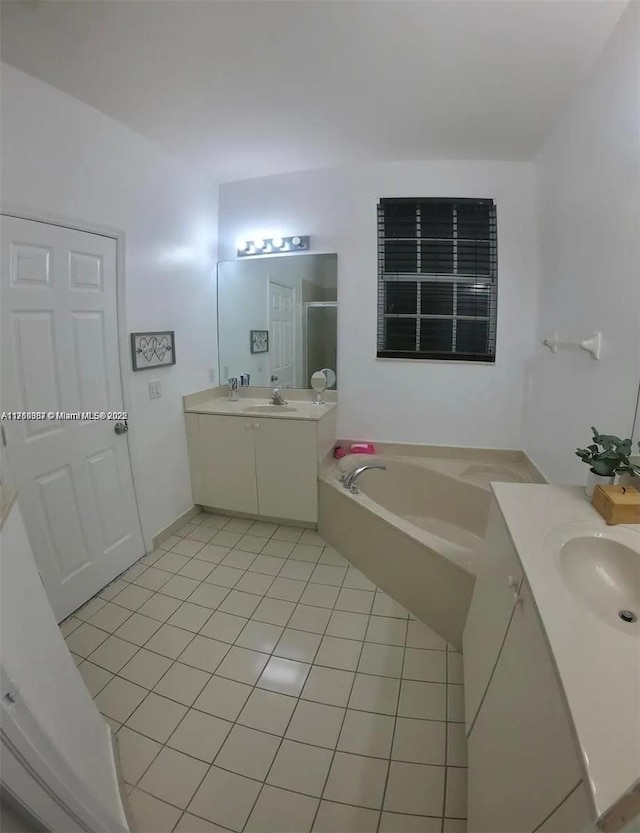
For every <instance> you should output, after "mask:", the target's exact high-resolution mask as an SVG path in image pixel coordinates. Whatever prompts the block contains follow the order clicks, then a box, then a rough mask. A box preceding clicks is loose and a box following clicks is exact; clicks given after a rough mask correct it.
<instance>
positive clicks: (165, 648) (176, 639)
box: [145, 625, 193, 659]
mask: <svg viewBox="0 0 640 833" xmlns="http://www.w3.org/2000/svg"><path fill="white" fill-rule="evenodd" d="M192 639H193V634H192V633H191V632H190V631H185V630H182V628H174V626H173V625H161V627H160V628H159V629H158V630H157V631H156V632H155V633H154V634H153V636H152V637H151V639H150V640H149V641H148V642H147V643H146V645H145V648H146V649H147V650H148V651H155V652H156V653H157V654H162V655H163V656H165V657H170V658H171V659H177V658H178V657H179V656H180V654H181V653H182V652H183V651H184V649H185V648H186V647H187V645H188V644H189V643H190V642H191V640H192Z"/></svg>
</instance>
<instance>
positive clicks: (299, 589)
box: [267, 576, 307, 602]
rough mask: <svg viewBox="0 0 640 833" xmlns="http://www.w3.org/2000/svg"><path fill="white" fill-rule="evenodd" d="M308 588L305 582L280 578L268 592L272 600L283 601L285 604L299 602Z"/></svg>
mask: <svg viewBox="0 0 640 833" xmlns="http://www.w3.org/2000/svg"><path fill="white" fill-rule="evenodd" d="M306 586H307V585H306V582H304V581H297V580H296V579H293V578H281V577H280V576H278V578H276V579H275V581H274V582H273V584H272V585H271V587H270V588H269V589H268V590H267V597H268V598H270V599H282V600H283V601H285V602H298V601H300V596H302V594H303V592H304V589H305V587H306Z"/></svg>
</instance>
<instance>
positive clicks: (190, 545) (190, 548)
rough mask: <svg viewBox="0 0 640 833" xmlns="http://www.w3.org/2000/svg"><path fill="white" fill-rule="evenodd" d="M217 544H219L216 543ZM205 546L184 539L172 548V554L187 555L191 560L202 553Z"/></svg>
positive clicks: (198, 542) (199, 542)
mask: <svg viewBox="0 0 640 833" xmlns="http://www.w3.org/2000/svg"><path fill="white" fill-rule="evenodd" d="M216 537H217V536H216ZM214 540H215V539H214ZM216 543H218V542H217V541H216ZM203 546H204V545H203V543H202V542H201V541H193V540H191V539H190V538H183V539H182V540H181V541H178V543H177V544H174V546H173V547H171V552H177V553H178V555H186V556H188V557H189V558H193V556H194V555H196V553H198V552H200V550H201V549H202V547H203Z"/></svg>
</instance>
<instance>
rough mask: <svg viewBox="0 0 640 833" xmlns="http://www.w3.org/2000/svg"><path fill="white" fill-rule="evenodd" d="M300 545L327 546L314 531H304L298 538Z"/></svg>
mask: <svg viewBox="0 0 640 833" xmlns="http://www.w3.org/2000/svg"><path fill="white" fill-rule="evenodd" d="M300 543H301V544H311V545H312V546H314V547H326V546H327V542H326V541H325V540H324V538H322V537H321V536H320V535H319V534H318V533H317V532H316V531H315V529H305V530H304V532H303V533H302V535H301V536H300Z"/></svg>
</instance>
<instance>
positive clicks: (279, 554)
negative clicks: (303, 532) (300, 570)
mask: <svg viewBox="0 0 640 833" xmlns="http://www.w3.org/2000/svg"><path fill="white" fill-rule="evenodd" d="M293 547H294V544H293V543H292V542H290V541H278V540H273V539H272V540H270V541H268V542H267V543H266V544H265V546H264V549H263V550H262V554H263V555H273V556H275V557H276V558H288V557H289V556H290V555H291V551H292V550H293Z"/></svg>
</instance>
